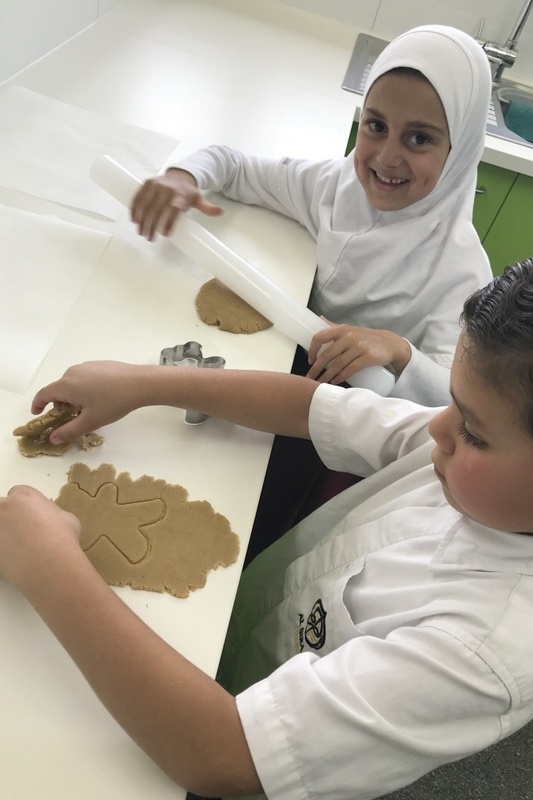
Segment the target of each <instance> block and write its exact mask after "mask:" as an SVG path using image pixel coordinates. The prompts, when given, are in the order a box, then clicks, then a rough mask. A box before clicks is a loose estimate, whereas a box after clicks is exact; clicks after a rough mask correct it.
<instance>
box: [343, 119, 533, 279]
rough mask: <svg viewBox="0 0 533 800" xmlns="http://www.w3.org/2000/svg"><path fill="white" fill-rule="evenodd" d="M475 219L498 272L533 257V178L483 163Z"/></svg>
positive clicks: (350, 147) (349, 147)
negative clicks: (509, 265)
mask: <svg viewBox="0 0 533 800" xmlns="http://www.w3.org/2000/svg"><path fill="white" fill-rule="evenodd" d="M357 127H358V126H357V122H355V121H354V122H353V124H352V128H351V130H350V135H349V137H348V143H347V145H346V152H345V155H348V153H351V151H352V150H353V148H354V147H355V140H356V138H357ZM473 222H474V227H475V228H476V230H477V232H478V235H479V238H480V239H481V242H482V244H483V247H484V248H485V250H486V252H487V255H488V257H489V259H490V263H491V266H492V271H493V273H494V275H500V274H501V273H502V272H503V270H504V268H505V267H506V266H507V264H514V263H515V262H516V261H523V260H524V259H525V258H530V257H531V258H533V178H530V177H528V176H527V175H521V174H519V173H517V172H513V171H512V170H508V169H503V168H502V167H495V166H494V165H493V164H486V163H481V164H480V165H479V168H478V180H477V189H476V199H475V201H474V215H473Z"/></svg>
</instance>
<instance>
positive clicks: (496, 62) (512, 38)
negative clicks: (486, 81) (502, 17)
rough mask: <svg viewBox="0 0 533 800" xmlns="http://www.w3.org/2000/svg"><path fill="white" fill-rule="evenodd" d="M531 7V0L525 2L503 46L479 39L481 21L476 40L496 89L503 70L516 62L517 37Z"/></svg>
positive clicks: (481, 28)
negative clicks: (485, 58) (485, 55)
mask: <svg viewBox="0 0 533 800" xmlns="http://www.w3.org/2000/svg"><path fill="white" fill-rule="evenodd" d="M532 7H533V0H526V2H525V3H524V5H523V7H522V10H521V11H520V14H519V15H518V18H517V20H516V22H515V24H514V26H513V29H512V30H511V33H510V35H509V38H508V39H507V41H506V42H505V44H500V43H499V42H492V41H483V39H482V38H481V33H482V30H483V25H484V22H485V20H482V21H481V25H480V28H479V31H478V34H477V37H476V38H477V40H478V42H479V43H480V44H481V46H482V47H483V49H484V51H485V53H486V54H487V58H488V60H489V63H490V69H491V72H492V85H493V86H494V87H497V86H499V85H500V84H501V82H502V75H503V71H504V69H506V68H507V67H512V66H513V64H514V62H515V61H516V57H517V55H518V49H517V42H518V37H519V36H520V34H521V32H522V28H523V27H524V24H525V22H526V20H527V18H528V16H529V12H530V11H531V8H532Z"/></svg>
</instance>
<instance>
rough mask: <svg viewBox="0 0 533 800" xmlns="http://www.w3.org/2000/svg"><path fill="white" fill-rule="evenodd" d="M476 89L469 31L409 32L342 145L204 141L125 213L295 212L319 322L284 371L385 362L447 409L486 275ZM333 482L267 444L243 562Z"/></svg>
mask: <svg viewBox="0 0 533 800" xmlns="http://www.w3.org/2000/svg"><path fill="white" fill-rule="evenodd" d="M490 90H491V76H490V68H489V64H488V61H487V58H486V55H485V53H484V52H483V50H482V49H481V47H480V45H479V44H478V43H477V42H476V41H475V40H474V39H472V37H470V36H468V35H467V34H466V33H463V32H462V31H459V30H456V29H455V28H449V27H446V26H439V25H434V26H424V27H420V28H415V29H414V30H411V31H408V32H407V33H405V34H403V35H402V36H399V37H398V38H397V39H395V40H394V41H393V42H391V44H390V45H389V46H388V47H387V48H386V49H385V50H384V51H383V53H381V55H380V56H379V57H378V59H377V60H376V62H375V63H374V65H373V67H372V70H371V72H370V74H369V77H368V81H367V87H366V93H365V96H364V103H363V112H362V119H361V124H360V127H359V132H358V137H357V143H356V147H355V151H354V152H353V154H351V155H349V156H347V157H346V158H342V159H336V160H327V161H319V162H316V161H306V160H302V159H296V158H282V159H281V160H275V159H265V158H259V157H256V156H247V155H245V154H243V153H241V152H239V151H237V150H234V149H231V148H229V147H220V146H214V147H210V148H207V149H205V150H200V151H198V152H197V153H194V154H193V155H191V156H189V157H188V158H186V159H184V160H183V161H182V162H181V163H180V164H179V166H178V168H176V169H170V170H169V171H168V172H167V173H166V174H165V175H162V176H159V177H156V178H153V179H151V180H149V181H147V182H146V183H145V184H144V186H143V187H141V189H140V191H139V193H138V195H137V196H136V198H135V199H134V202H133V207H132V218H133V220H134V221H135V222H136V223H137V224H138V226H139V231H140V233H141V234H143V235H145V236H147V237H148V238H150V239H152V238H153V237H154V235H155V232H156V231H157V230H160V231H162V232H163V233H164V234H168V233H169V232H170V231H171V229H172V226H173V224H174V222H175V220H176V218H177V216H178V214H179V213H180V212H182V211H185V210H187V209H188V208H191V207H194V208H197V209H199V210H200V211H202V212H204V213H206V214H218V213H221V212H222V209H221V208H220V207H219V206H215V205H212V204H211V203H210V202H209V200H208V199H206V197H204V194H203V191H204V190H207V189H213V190H217V191H221V192H223V193H224V194H225V195H226V196H227V197H230V198H232V199H233V200H238V201H241V202H243V203H251V204H255V205H261V206H264V207H266V208H270V209H273V210H275V211H278V212H280V213H282V214H285V215H287V216H289V217H292V218H294V219H295V220H298V221H299V222H300V223H301V224H302V225H304V226H305V227H306V228H307V230H308V231H309V232H310V233H311V235H312V236H313V237H314V238H315V239H316V241H317V271H316V276H315V280H314V284H313V289H312V292H311V298H310V301H309V306H310V308H311V309H312V310H313V311H314V312H315V313H317V314H320V315H322V316H324V318H325V319H326V320H327V321H329V322H330V323H331V324H330V325H327V324H326V322H325V323H324V330H323V331H320V332H319V333H317V334H316V335H315V336H314V338H313V341H312V343H311V347H310V350H309V354H306V353H304V351H303V350H302V349H301V348H298V350H297V354H296V359H295V363H294V366H293V372H295V373H297V374H300V375H308V377H310V378H314V379H315V380H318V381H319V382H329V383H332V384H341V383H342V382H343V381H345V380H346V379H347V378H348V377H350V376H351V375H353V374H354V373H356V372H357V371H359V370H360V369H363V368H365V367H370V366H376V365H383V366H388V367H389V369H391V370H392V372H393V373H394V374H395V376H396V382H395V385H394V387H393V390H392V392H391V394H392V396H395V397H404V398H407V399H409V400H414V401H416V402H419V403H424V404H425V405H428V406H437V405H441V404H443V403H447V402H448V399H449V374H450V373H449V370H450V366H451V363H452V359H453V353H454V350H455V345H456V343H457V338H458V336H459V316H460V313H461V309H462V306H463V302H464V300H465V298H466V297H467V296H468V295H469V294H470V293H471V292H473V291H475V290H476V289H478V288H479V287H481V286H484V285H485V284H486V283H487V282H488V281H489V280H490V278H491V276H492V273H491V270H490V266H489V262H488V258H487V256H486V254H485V252H484V250H483V248H482V246H481V243H480V241H479V237H478V235H477V233H476V231H475V230H474V227H473V225H472V210H473V203H474V196H475V186H476V178H477V165H478V162H479V159H480V157H481V154H482V152H483V147H484V143H485V126H486V120H487V113H488V106H489V99H490ZM318 114H319V110H317V115H318ZM344 480H345V481H347V482H349V481H351V480H353V479H352V478H351V477H346V478H345V479H344ZM340 482H341V479H340V478H335V479H332V477H331V476H330V475H329V474H328V472H327V470H326V469H325V468H324V466H323V465H322V463H321V462H320V460H319V459H318V458H317V457H316V454H315V453H314V451H313V449H312V448H311V447H310V446H309V445H308V443H306V442H294V441H288V440H287V439H281V438H279V437H278V438H276V439H275V441H274V445H273V449H272V454H271V458H270V463H269V467H268V471H267V476H266V480H265V484H264V487H263V493H262V495H261V499H260V502H259V506H258V511H257V516H256V522H255V525H254V530H253V532H252V538H251V541H250V547H249V550H248V560H251V559H253V557H254V556H255V554H256V553H257V552H260V551H261V549H263V547H265V546H266V545H267V544H268V543H269V542H271V541H273V539H274V538H275V537H277V536H279V535H281V534H282V533H284V532H285V531H287V530H288V529H289V528H290V527H292V526H293V525H294V524H295V523H296V522H297V521H298V519H300V518H301V517H302V515H304V514H305V513H308V511H309V510H310V509H312V508H314V507H315V506H316V505H317V503H319V502H321V501H322V498H323V496H327V495H328V494H331V493H332V492H333V491H337V489H338V485H339V484H340ZM332 484H333V488H331V485H332Z"/></svg>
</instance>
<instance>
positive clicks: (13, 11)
mask: <svg viewBox="0 0 533 800" xmlns="http://www.w3.org/2000/svg"><path fill="white" fill-rule="evenodd" d="M120 2H121V0H0V82H2V81H4V80H6V79H7V78H9V77H10V76H11V75H14V74H15V73H16V72H18V71H19V70H21V69H23V68H24V67H26V66H27V65H28V64H31V63H32V62H33V61H36V60H37V59H38V58H40V57H41V56H43V55H45V54H46V53H48V52H50V50H53V49H54V48H55V47H57V46H58V45H60V44H62V43H63V42H65V41H66V40H67V39H70V38H71V36H74V35H75V34H77V33H79V32H80V31H82V30H83V29H84V28H86V27H87V26H88V25H91V24H92V23H93V22H96V20H97V19H98V18H99V17H101V16H102V15H103V14H105V13H107V12H108V11H110V10H111V9H112V8H113V7H114V6H117V5H118V4H119V3H120Z"/></svg>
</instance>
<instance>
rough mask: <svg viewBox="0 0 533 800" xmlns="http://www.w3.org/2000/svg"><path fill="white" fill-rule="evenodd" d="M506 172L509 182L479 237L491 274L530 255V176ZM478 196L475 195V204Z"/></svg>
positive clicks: (532, 212)
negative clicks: (510, 182) (503, 196)
mask: <svg viewBox="0 0 533 800" xmlns="http://www.w3.org/2000/svg"><path fill="white" fill-rule="evenodd" d="M482 166H483V167H485V166H487V165H486V164H483V165H482ZM502 172H507V170H502ZM509 174H510V175H512V176H513V182H512V185H511V187H510V189H509V191H508V192H507V194H506V196H505V199H504V201H503V203H502V204H501V206H500V207H499V209H498V211H497V213H496V215H495V216H494V218H493V221H492V223H491V225H490V227H489V228H488V230H487V232H486V234H485V235H484V236H483V237H482V242H483V247H484V248H485V250H486V251H487V255H488V257H489V259H490V263H491V266H492V271H493V273H494V274H495V275H500V274H501V273H502V272H503V269H504V267H506V266H507V264H514V263H515V262H516V261H523V260H524V259H525V258H531V257H533V224H532V222H533V178H530V177H529V176H528V175H519V174H516V173H509ZM480 199H481V198H480V197H479V196H478V198H477V200H476V204H477V202H478V201H479V200H480ZM474 220H475V217H474ZM480 236H481V234H480Z"/></svg>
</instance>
